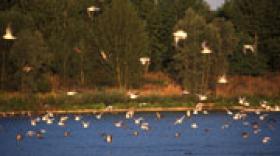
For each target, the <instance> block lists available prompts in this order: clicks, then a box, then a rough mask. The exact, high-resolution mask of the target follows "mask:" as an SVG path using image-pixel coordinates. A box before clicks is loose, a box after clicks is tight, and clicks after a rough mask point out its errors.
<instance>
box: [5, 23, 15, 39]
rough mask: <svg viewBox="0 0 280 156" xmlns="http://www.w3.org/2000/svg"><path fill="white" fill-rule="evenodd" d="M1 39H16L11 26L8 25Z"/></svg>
mask: <svg viewBox="0 0 280 156" xmlns="http://www.w3.org/2000/svg"><path fill="white" fill-rule="evenodd" d="M3 39H5V40H14V39H17V38H16V37H15V36H14V35H13V34H12V29H11V27H10V26H9V25H8V27H7V28H6V33H5V35H4V36H3Z"/></svg>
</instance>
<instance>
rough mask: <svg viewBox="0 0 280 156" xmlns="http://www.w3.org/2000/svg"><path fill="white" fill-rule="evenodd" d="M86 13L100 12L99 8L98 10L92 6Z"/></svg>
mask: <svg viewBox="0 0 280 156" xmlns="http://www.w3.org/2000/svg"><path fill="white" fill-rule="evenodd" d="M87 11H88V12H97V11H100V8H98V7H96V6H94V5H92V6H90V7H88V8H87Z"/></svg>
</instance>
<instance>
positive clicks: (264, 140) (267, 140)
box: [262, 136, 271, 144]
mask: <svg viewBox="0 0 280 156" xmlns="http://www.w3.org/2000/svg"><path fill="white" fill-rule="evenodd" d="M269 141H271V138H270V137H268V136H266V137H264V138H263V139H262V143H263V144H267V143H268V142H269Z"/></svg>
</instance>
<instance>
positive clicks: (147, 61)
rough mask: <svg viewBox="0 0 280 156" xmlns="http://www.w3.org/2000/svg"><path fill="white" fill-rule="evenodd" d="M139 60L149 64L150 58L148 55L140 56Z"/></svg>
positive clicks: (143, 63)
mask: <svg viewBox="0 0 280 156" xmlns="http://www.w3.org/2000/svg"><path fill="white" fill-rule="evenodd" d="M139 61H140V63H141V64H142V65H147V64H150V61H151V60H150V58H149V57H141V58H140V59H139Z"/></svg>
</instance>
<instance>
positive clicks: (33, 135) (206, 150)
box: [0, 112, 280, 156]
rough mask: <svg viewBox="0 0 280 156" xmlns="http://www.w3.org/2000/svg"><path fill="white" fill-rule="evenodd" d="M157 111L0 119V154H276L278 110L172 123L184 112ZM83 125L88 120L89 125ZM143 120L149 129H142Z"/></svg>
mask: <svg viewBox="0 0 280 156" xmlns="http://www.w3.org/2000/svg"><path fill="white" fill-rule="evenodd" d="M157 115H159V114H156V113H136V114H134V117H133V118H132V119H126V118H125V114H115V115H110V114H103V115H102V117H101V118H100V119H97V118H96V116H95V115H82V116H81V117H77V116H74V115H68V116H67V117H69V118H68V119H67V118H64V119H63V118H61V117H62V116H54V117H51V119H52V121H48V120H46V121H44V122H43V121H39V118H38V119H37V121H36V125H35V124H34V123H33V125H35V126H32V125H31V119H30V118H29V117H6V118H0V152H1V156H13V155H16V156H33V155H34V156H49V155H54V156H61V155H67V156H77V155H81V156H87V155H88V156H92V155H97V156H123V155H127V156H129V155H135V156H155V155H158V156H180V155H199V156H200V155H214V156H219V155H221V156H225V155H242V156H243V155H244V156H245V155H254V156H263V155H265V156H267V155H274V156H279V154H280V149H279V147H280V135H279V134H280V133H279V130H280V125H279V122H278V119H279V117H280V114H279V113H270V114H268V115H263V116H264V118H263V119H262V118H260V116H261V115H256V114H254V113H251V114H248V115H247V116H241V117H240V118H237V117H233V116H229V115H227V114H226V113H216V112H215V113H214V112H210V113H209V114H208V115H203V114H198V115H193V116H191V118H188V117H187V116H186V117H185V118H184V119H183V121H182V123H181V124H176V125H175V124H174V122H175V121H176V120H178V119H180V118H181V117H182V116H184V115H185V113H184V112H181V113H161V114H160V116H161V117H162V118H161V119H157V118H156V116H157ZM64 117H65V116H64ZM140 117H142V118H143V120H141V121H140V123H139V125H138V124H136V122H135V120H134V119H139V118H140ZM32 119H34V120H36V117H32ZM41 119H42V118H41ZM75 119H76V120H75ZM239 119H240V120H239ZM61 120H63V121H61ZM61 122H63V124H62V123H61ZM83 123H89V125H88V127H87V128H86V127H84V124H83ZM118 123H121V124H120V125H118ZM141 123H142V124H141ZM143 123H146V124H147V125H148V127H149V130H145V129H141V125H143ZM193 124H196V127H193ZM17 134H21V135H22V136H23V139H22V140H21V141H17V140H16V135H17ZM38 134H40V135H41V137H39V136H38ZM28 135H29V136H28ZM108 136H112V142H111V143H109V142H108V140H106V139H108V138H107V137H108ZM265 137H267V138H266V139H267V140H265V141H267V142H264V139H265Z"/></svg>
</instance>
